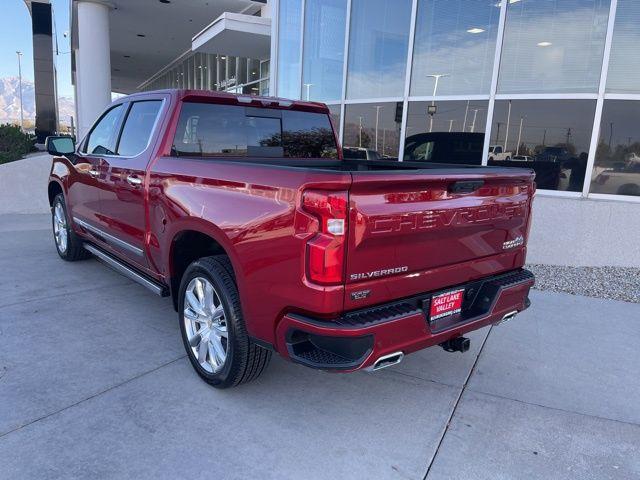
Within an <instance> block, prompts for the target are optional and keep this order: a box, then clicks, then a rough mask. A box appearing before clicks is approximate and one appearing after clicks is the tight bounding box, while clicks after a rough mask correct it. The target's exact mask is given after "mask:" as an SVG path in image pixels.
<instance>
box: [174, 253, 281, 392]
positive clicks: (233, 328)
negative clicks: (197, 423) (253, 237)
mask: <svg viewBox="0 0 640 480" xmlns="http://www.w3.org/2000/svg"><path fill="white" fill-rule="evenodd" d="M178 302H179V303H178V312H179V317H180V332H181V333H182V341H183V343H184V347H185V350H186V351H187V356H188V357H189V361H190V362H191V365H192V366H193V368H194V369H195V370H196V372H197V373H198V375H200V377H201V378H202V379H203V380H204V381H205V382H207V383H209V384H210V385H213V386H214V387H216V388H228V387H234V386H236V385H239V384H241V383H245V382H249V381H251V380H254V379H255V378H257V377H258V376H259V375H260V374H261V373H262V372H263V371H264V369H265V367H266V366H267V364H268V363H269V360H270V359H271V352H270V351H269V350H266V349H264V348H262V347H259V346H258V345H256V344H254V343H253V342H252V341H251V340H250V339H249V336H248V335H247V331H246V327H245V323H244V318H243V316H242V310H241V308H240V296H239V294H238V288H237V286H236V282H235V279H234V276H233V269H232V267H231V264H230V262H229V259H228V257H226V256H224V255H216V256H212V257H205V258H201V259H199V260H196V261H195V262H193V263H192V264H191V265H189V267H188V268H187V270H186V272H185V274H184V275H183V277H182V282H181V284H180V293H179V297H178Z"/></svg>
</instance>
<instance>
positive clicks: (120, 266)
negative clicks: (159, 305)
mask: <svg viewBox="0 0 640 480" xmlns="http://www.w3.org/2000/svg"><path fill="white" fill-rule="evenodd" d="M83 247H84V248H85V250H87V251H89V252H91V253H92V254H93V255H95V256H96V257H97V258H98V260H100V261H102V262H103V263H106V264H107V265H108V266H109V267H111V268H113V269H114V270H115V271H116V272H118V273H120V274H121V275H124V276H125V277H127V278H128V279H130V280H133V281H134V282H137V283H139V284H140V285H142V286H143V287H146V288H148V289H149V290H151V291H152V292H153V293H155V294H156V295H159V296H161V297H168V296H169V289H168V288H167V287H166V286H165V285H162V284H161V283H159V282H157V281H155V280H153V279H151V278H149V277H147V276H146V275H144V274H142V273H139V272H137V271H136V270H134V269H133V268H131V267H129V266H128V265H126V264H124V263H123V262H121V261H120V260H118V259H116V258H115V257H113V256H111V255H109V254H108V253H106V252H104V251H102V250H100V249H99V248H97V247H95V246H93V245H91V244H89V243H85V244H83Z"/></svg>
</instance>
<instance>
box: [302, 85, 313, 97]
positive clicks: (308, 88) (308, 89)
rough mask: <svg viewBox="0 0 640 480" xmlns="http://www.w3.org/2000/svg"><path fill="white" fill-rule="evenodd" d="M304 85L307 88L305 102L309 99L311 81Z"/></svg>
mask: <svg viewBox="0 0 640 480" xmlns="http://www.w3.org/2000/svg"><path fill="white" fill-rule="evenodd" d="M304 86H305V88H306V89H307V102H308V101H309V99H310V92H311V87H312V86H313V83H305V84H304Z"/></svg>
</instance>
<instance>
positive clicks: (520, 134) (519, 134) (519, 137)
mask: <svg viewBox="0 0 640 480" xmlns="http://www.w3.org/2000/svg"><path fill="white" fill-rule="evenodd" d="M522 120H524V116H520V129H519V130H518V144H517V145H516V155H519V154H520V140H522Z"/></svg>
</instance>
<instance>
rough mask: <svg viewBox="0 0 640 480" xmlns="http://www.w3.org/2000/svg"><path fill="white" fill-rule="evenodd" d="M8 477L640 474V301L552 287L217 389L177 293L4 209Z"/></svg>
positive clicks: (0, 435) (1, 418) (2, 339)
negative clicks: (350, 361) (386, 343)
mask: <svg viewBox="0 0 640 480" xmlns="http://www.w3.org/2000/svg"><path fill="white" fill-rule="evenodd" d="M0 242H1V245H2V249H0V265H1V266H2V269H1V272H2V275H0V478H3V479H4V478H7V479H22V478H34V479H35V478H38V479H42V478H125V477H126V478H170V479H175V478H186V477H190V478H224V479H227V478H229V479H236V478H237V479H246V478H264V479H268V478H278V479H289V478H305V479H324V478H329V479H335V478H340V479H345V478H346V479H351V478H354V479H362V478H369V479H386V478H390V479H423V478H425V476H426V477H427V478H429V479H458V478H459V479H465V480H469V479H520V478H522V479H532V478H540V479H550V478H553V479H574V478H575V479H577V478H579V479H598V480H601V479H625V480H628V479H636V478H640V380H638V372H639V371H640V349H638V345H637V341H638V339H639V338H640V304H632V303H625V302H618V301H612V300H601V299H596V298H586V297H580V296H574V295H569V294H563V293H550V292H539V291H535V292H533V293H532V302H533V305H532V307H531V308H530V309H529V310H528V311H526V312H524V313H523V314H521V315H519V316H518V317H516V319H514V320H513V321H511V322H509V323H507V324H505V325H501V326H499V327H492V328H485V329H483V330H481V331H478V332H475V333H474V334H473V335H472V336H471V343H472V348H471V350H470V351H469V352H467V353H465V354H459V353H456V354H453V353H446V352H444V351H443V350H442V349H440V348H437V347H436V348H431V349H428V350H425V351H422V352H419V353H416V354H412V355H409V356H407V357H406V358H405V360H404V362H403V363H401V364H400V365H398V366H396V367H393V368H389V369H386V370H384V371H381V372H378V373H375V374H370V373H364V372H361V373H355V374H350V375H339V374H328V373H324V372H319V371H314V370H310V369H307V368H304V367H301V366H298V365H294V364H290V363H287V362H284V361H282V360H281V359H280V358H278V357H276V356H274V358H273V360H272V363H271V365H270V366H269V368H268V369H267V371H266V372H265V374H264V375H263V376H262V377H260V378H259V379H258V380H257V381H255V382H253V383H250V384H247V385H244V386H241V387H238V388H235V389H232V390H226V391H218V390H215V389H213V388H211V387H209V386H208V385H206V384H205V383H203V382H202V381H201V380H200V379H199V378H198V377H197V375H196V374H195V372H194V371H193V370H192V368H191V366H190V365H189V362H188V360H187V359H186V357H185V353H184V349H183V346H182V343H181V339H180V334H179V327H178V321H177V315H176V313H175V311H174V310H173V308H172V305H171V302H170V301H169V300H168V299H161V298H159V297H155V296H154V295H152V294H151V293H149V292H148V291H147V290H145V289H144V288H142V287H140V286H138V285H136V284H134V283H132V282H130V281H129V280H127V279H125V278H124V277H121V276H120V275H118V274H117V273H114V272H113V271H111V270H109V268H107V267H106V266H104V265H101V264H100V263H98V262H97V261H95V260H88V261H84V262H77V263H65V262H63V261H62V260H60V259H59V258H58V256H57V254H56V252H55V247H54V244H53V240H52V238H51V234H50V231H49V217H48V216H47V215H36V214H33V215H0Z"/></svg>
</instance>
